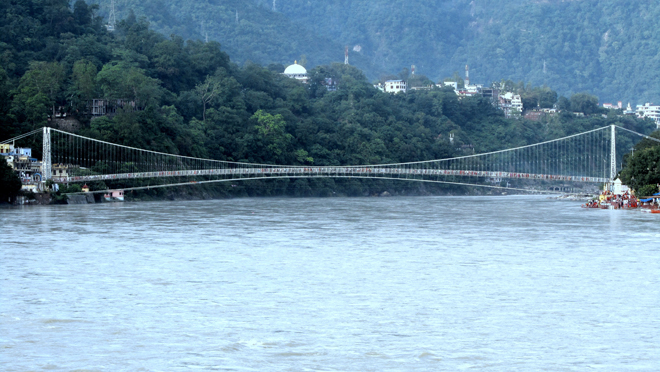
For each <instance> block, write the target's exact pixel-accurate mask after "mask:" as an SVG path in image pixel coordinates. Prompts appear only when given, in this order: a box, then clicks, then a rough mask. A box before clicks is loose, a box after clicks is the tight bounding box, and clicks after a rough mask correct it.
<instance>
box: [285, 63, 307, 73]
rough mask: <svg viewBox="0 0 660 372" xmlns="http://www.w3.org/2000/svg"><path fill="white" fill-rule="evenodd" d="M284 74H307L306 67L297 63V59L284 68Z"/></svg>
mask: <svg viewBox="0 0 660 372" xmlns="http://www.w3.org/2000/svg"><path fill="white" fill-rule="evenodd" d="M284 74H285V75H305V74H307V69H305V68H304V67H302V66H301V65H299V64H298V61H296V62H294V63H293V64H292V65H290V66H289V67H287V68H286V70H284Z"/></svg>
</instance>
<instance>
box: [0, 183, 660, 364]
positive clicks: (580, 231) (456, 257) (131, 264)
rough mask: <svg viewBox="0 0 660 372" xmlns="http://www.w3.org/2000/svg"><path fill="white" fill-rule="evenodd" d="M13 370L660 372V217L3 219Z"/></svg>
mask: <svg viewBox="0 0 660 372" xmlns="http://www.w3.org/2000/svg"><path fill="white" fill-rule="evenodd" d="M0 226H1V229H2V243H1V244H2V248H1V249H0V370H2V371H42V370H47V371H189V370H219V371H456V370H464V369H473V370H479V371H585V370H601V371H657V370H658V369H659V368H660V283H659V282H660V243H659V241H660V215H657V214H648V213H641V212H640V211H609V210H584V209H581V208H580V205H579V202H568V201H560V200H550V199H546V198H545V197H530V196H509V197H411V198H408V197H396V198H330V199H257V198H252V199H234V200H214V201H182V202H149V203H115V204H96V205H75V206H74V205H71V206H68V205H65V206H45V207H24V208H15V209H2V210H0Z"/></svg>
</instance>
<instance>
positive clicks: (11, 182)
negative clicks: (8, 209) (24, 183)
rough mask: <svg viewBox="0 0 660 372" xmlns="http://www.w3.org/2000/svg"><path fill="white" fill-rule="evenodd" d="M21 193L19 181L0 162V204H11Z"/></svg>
mask: <svg viewBox="0 0 660 372" xmlns="http://www.w3.org/2000/svg"><path fill="white" fill-rule="evenodd" d="M20 191H21V179H20V178H18V174H16V172H14V170H13V169H12V168H11V167H10V166H9V164H7V162H5V161H0V204H2V203H11V202H13V200H14V198H16V196H17V195H18V194H19V193H20Z"/></svg>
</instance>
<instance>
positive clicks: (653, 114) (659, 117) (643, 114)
mask: <svg viewBox="0 0 660 372" xmlns="http://www.w3.org/2000/svg"><path fill="white" fill-rule="evenodd" d="M637 117H638V118H651V119H653V121H655V123H656V125H657V126H658V128H660V106H656V105H653V104H650V103H648V102H647V103H646V104H644V105H637Z"/></svg>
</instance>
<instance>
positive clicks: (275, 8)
mask: <svg viewBox="0 0 660 372" xmlns="http://www.w3.org/2000/svg"><path fill="white" fill-rule="evenodd" d="M276 1H277V0H273V12H277V7H276V6H275V2H276Z"/></svg>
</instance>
